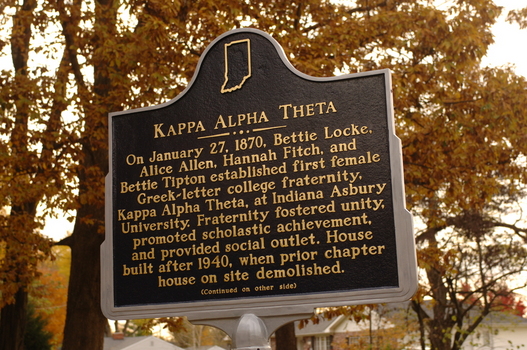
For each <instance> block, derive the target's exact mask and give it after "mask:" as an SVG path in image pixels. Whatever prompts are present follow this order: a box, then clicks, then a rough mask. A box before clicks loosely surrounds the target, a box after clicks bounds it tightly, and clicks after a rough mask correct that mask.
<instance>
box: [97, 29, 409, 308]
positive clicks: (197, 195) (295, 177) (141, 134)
mask: <svg viewBox="0 0 527 350" xmlns="http://www.w3.org/2000/svg"><path fill="white" fill-rule="evenodd" d="M392 113H393V112H392V105H391V86H390V74H389V71H387V70H381V71H374V72H368V73H362V74H356V75H347V76H341V77H335V78H313V77H309V76H306V75H304V74H302V73H299V72H298V71H296V70H295V69H294V68H292V66H291V65H290V64H289V63H288V62H287V60H286V59H285V57H284V54H283V52H282V51H281V49H280V47H279V46H278V44H277V43H276V42H275V41H274V40H273V39H272V38H270V37H269V36H268V35H267V34H264V33H262V32H259V31H256V30H250V29H246V30H238V31H233V32H229V33H227V34H225V35H223V36H221V37H220V38H218V39H217V40H216V41H215V42H214V43H212V44H211V45H210V46H209V48H208V49H207V50H206V52H205V53H204V54H203V56H202V58H201V61H200V64H199V67H198V69H197V72H196V74H195V77H194V79H193V81H192V82H191V83H190V84H189V86H188V87H187V89H186V90H185V91H184V92H183V93H182V94H181V95H180V96H178V97H177V98H175V99H174V100H172V101H170V102H168V103H165V104H162V105H159V106H154V107H150V108H142V109H136V110H130V111H125V112H119V113H112V114H111V115H110V122H109V125H110V139H111V141H110V149H111V150H110V159H111V160H110V173H109V175H108V178H107V232H106V241H105V243H104V245H103V247H102V256H103V305H104V306H103V309H104V311H105V313H106V314H107V316H108V317H110V318H112V317H113V318H119V317H120V318H125V317H127V316H130V317H132V316H133V317H147V316H153V315H155V316H161V315H169V314H170V315H174V314H179V315H184V314H188V313H191V314H192V313H196V312H197V313H206V312H208V310H215V311H216V312H220V313H223V314H224V315H225V317H228V315H229V313H230V312H232V310H233V309H246V308H249V309H251V310H257V309H258V308H262V309H266V310H267V311H266V312H269V311H268V310H269V308H270V307H271V308H272V306H276V308H275V311H272V312H271V313H273V312H274V313H280V312H285V311H280V310H279V307H281V306H288V307H289V308H291V307H293V308H294V307H295V305H300V304H302V305H303V306H304V304H306V298H308V297H309V298H308V299H309V303H307V304H309V305H310V306H311V307H314V306H328V305H342V304H353V303H354V304H357V303H366V302H375V301H391V300H402V299H407V298H409V297H410V296H411V295H412V294H413V291H414V290H415V288H416V277H415V275H416V273H415V271H416V267H415V252H414V243H413V234H412V224H411V217H410V215H409V214H408V212H407V211H406V210H405V209H404V188H403V180H402V166H401V153H400V152H401V150H400V144H399V140H398V139H397V138H396V136H395V134H394V130H393V114H392ZM283 310H284V309H283ZM253 312H254V311H253ZM182 313H183V314H182ZM235 313H237V314H240V313H242V312H241V311H238V312H235ZM200 317H201V316H200Z"/></svg>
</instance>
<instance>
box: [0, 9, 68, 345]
mask: <svg viewBox="0 0 527 350" xmlns="http://www.w3.org/2000/svg"><path fill="white" fill-rule="evenodd" d="M37 8H38V3H37V1H32V0H27V1H22V2H15V1H3V2H2V3H1V4H0V11H1V12H2V14H3V16H2V17H0V23H1V24H2V26H3V27H4V28H5V26H8V27H10V31H9V33H8V32H7V31H5V30H2V32H1V33H2V35H1V37H0V50H1V55H0V59H1V60H2V71H1V72H0V135H1V138H0V208H2V214H1V215H0V294H1V296H2V298H1V299H0V309H1V311H0V349H11V350H13V349H14V350H21V349H22V347H23V334H24V331H25V316H24V315H25V314H26V308H27V301H28V287H29V286H30V285H31V283H32V281H33V280H34V278H35V277H37V276H38V275H39V272H38V270H37V266H38V263H39V261H43V260H45V259H47V258H48V257H49V256H50V255H51V251H50V249H51V245H52V242H51V240H50V239H48V238H46V237H44V236H42V235H41V234H40V233H39V232H38V230H39V229H40V228H42V226H43V223H44V218H45V216H46V215H48V214H49V213H50V212H52V211H53V209H54V208H60V207H61V206H63V205H64V202H63V200H64V198H65V196H66V193H68V191H69V189H71V188H70V187H69V186H68V185H67V182H68V179H69V180H71V181H73V178H72V177H71V176H70V175H71V174H72V173H71V172H70V171H69V170H70V169H69V166H70V165H69V164H70V163H71V158H70V153H69V152H67V149H68V147H69V145H70V143H69V140H68V137H69V135H68V134H69V131H68V128H65V127H63V124H62V116H61V112H62V111H63V110H64V109H65V108H66V106H67V104H66V103H65V98H66V96H65V84H66V81H65V78H66V76H65V74H63V72H62V70H63V66H64V62H65V61H63V62H62V63H59V68H58V69H56V70H55V69H53V70H55V71H54V72H50V71H49V69H50V68H49V67H46V66H45V65H41V64H39V63H37V61H38V58H39V57H36V56H38V55H36V52H38V51H40V58H42V57H46V55H47V54H49V51H47V50H46V49H45V48H44V47H45V45H39V44H36V45H35V43H34V41H35V36H37V35H38V34H36V33H38V31H39V29H41V28H45V27H47V24H48V19H47V16H45V14H44V13H43V12H42V11H39V10H38V9H37ZM42 50H44V51H42ZM6 52H9V54H6ZM7 67H11V69H8V68H7ZM52 76H53V77H52ZM39 206H40V207H42V208H43V210H41V211H39V210H37V209H38V208H39Z"/></svg>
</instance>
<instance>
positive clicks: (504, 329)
mask: <svg viewBox="0 0 527 350" xmlns="http://www.w3.org/2000/svg"><path fill="white" fill-rule="evenodd" d="M463 349H464V350H521V349H524V350H527V319H525V318H523V317H519V316H515V315H511V314H507V313H497V312H496V313H491V314H490V315H488V316H487V317H485V319H484V320H483V322H482V323H481V324H480V325H479V327H478V328H477V329H476V331H475V332H474V333H472V334H471V335H470V338H469V339H468V340H467V341H466V342H465V344H464V345H463Z"/></svg>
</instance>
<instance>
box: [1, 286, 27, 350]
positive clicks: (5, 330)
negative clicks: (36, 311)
mask: <svg viewBox="0 0 527 350" xmlns="http://www.w3.org/2000/svg"><path fill="white" fill-rule="evenodd" d="M27 300H28V299H27V292H26V291H24V290H23V289H19V290H18V292H17V293H16V295H15V302H14V303H13V304H9V305H6V306H4V307H3V308H2V311H1V313H0V350H24V333H25V330H26V311H27Z"/></svg>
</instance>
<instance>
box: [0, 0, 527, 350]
mask: <svg viewBox="0 0 527 350" xmlns="http://www.w3.org/2000/svg"><path fill="white" fill-rule="evenodd" d="M0 10H1V11H2V13H3V14H4V15H5V16H4V17H2V18H3V21H4V23H3V24H5V25H7V26H8V27H9V28H11V31H10V32H9V33H8V34H5V33H3V32H2V33H3V34H2V40H3V41H2V47H1V49H2V52H3V53H5V54H7V53H8V54H9V55H11V56H12V58H13V60H12V63H13V64H12V65H11V67H12V68H11V69H6V70H4V71H3V73H2V77H1V79H2V84H1V86H2V95H1V96H2V97H1V99H0V106H1V108H2V118H3V119H2V120H3V124H2V135H3V138H2V142H3V143H2V146H1V147H2V152H1V155H2V162H3V163H2V166H3V167H2V169H4V168H5V169H10V170H8V172H4V173H5V174H7V175H3V176H2V178H1V181H2V189H3V190H2V191H4V190H5V194H4V193H2V200H3V201H4V202H3V203H2V204H3V206H9V207H10V208H11V209H10V211H11V214H10V215H8V216H5V217H2V220H4V222H3V224H2V230H3V231H2V235H3V236H2V242H6V239H7V238H4V237H8V236H7V233H8V232H9V234H10V236H9V237H19V238H18V241H16V240H15V238H12V241H10V242H13V244H8V245H7V246H8V247H9V248H8V249H7V248H5V250H6V257H8V256H9V257H16V256H18V257H22V256H24V257H28V259H29V260H31V259H34V258H35V257H38V256H40V254H42V253H43V254H44V255H46V253H47V252H48V251H49V248H47V247H48V246H49V242H43V243H42V246H41V245H39V244H37V243H38V242H34V244H32V245H27V244H23V243H20V242H24V240H25V239H26V238H24V237H30V238H32V239H36V237H39V236H38V235H34V232H35V229H36V228H38V223H41V220H37V219H36V217H35V216H34V215H36V214H34V213H36V207H37V205H38V203H40V202H39V200H41V199H42V198H50V199H51V198H66V196H67V193H69V192H68V191H67V190H68V186H71V185H72V184H74V185H77V188H78V192H76V193H75V197H72V196H71V195H70V196H69V197H67V198H68V199H69V200H68V201H67V202H63V201H62V202H59V203H51V202H50V203H47V205H48V207H50V206H52V207H57V206H58V205H59V204H60V205H62V208H64V209H75V210H76V212H77V216H76V221H75V227H74V231H73V233H72V235H71V236H70V237H68V238H67V239H65V240H64V241H63V242H61V243H62V244H66V245H69V246H70V247H71V251H72V262H71V276H70V282H69V295H68V310H67V321H66V327H65V336H64V344H63V349H65V350H70V349H75V350H77V349H100V348H102V342H103V334H104V330H105V327H106V320H105V319H104V317H103V315H102V313H101V312H100V301H99V283H100V263H99V260H100V259H99V246H100V244H101V242H102V241H103V239H104V236H103V233H104V176H105V175H106V172H107V168H108V166H107V163H108V156H107V115H108V112H111V111H119V110H124V109H129V108H135V107H141V106H148V105H153V104H157V103H160V102H163V101H167V100H169V99H171V98H173V97H174V96H176V95H177V94H178V93H180V92H181V91H182V90H183V89H184V88H185V87H186V86H187V84H188V83H189V81H190V80H191V77H192V75H193V73H194V70H195V68H196V65H197V62H198V59H199V57H200V54H201V53H202V52H203V51H204V49H205V48H206V46H207V45H208V44H209V43H211V42H212V41H213V40H214V39H215V38H216V37H217V36H218V35H219V34H221V33H223V32H225V31H227V30H230V29H234V28H239V27H242V26H251V27H256V28H259V29H262V30H264V31H266V32H268V33H269V34H270V35H271V36H273V37H274V38H275V39H277V40H278V42H279V43H280V44H281V45H282V46H283V47H284V50H285V52H286V55H287V56H288V57H289V58H290V59H291V61H292V63H293V64H294V65H295V66H296V68H297V69H299V70H300V71H302V72H304V73H307V74H310V75H313V76H331V75H334V74H335V73H336V72H349V73H354V72H361V71H365V70H372V69H377V68H390V69H391V70H392V72H393V82H394V86H393V90H394V101H395V112H396V126H397V132H398V135H399V137H400V138H401V139H402V144H403V153H404V154H403V157H404V163H405V177H406V182H407V187H406V190H407V195H408V206H409V208H410V209H411V210H412V211H413V212H414V214H415V215H416V216H417V217H418V218H419V219H420V222H422V230H421V231H420V232H419V233H418V236H417V239H418V243H419V256H420V257H421V258H422V260H421V265H420V266H421V269H422V272H423V276H424V277H425V279H424V281H425V282H426V283H425V285H423V288H422V289H421V291H422V293H421V294H420V296H422V295H425V294H428V295H430V296H431V297H432V298H434V300H435V302H436V303H437V309H435V310H434V313H433V314H427V315H422V316H423V324H424V325H425V326H426V327H425V328H426V331H427V333H426V334H427V336H428V337H429V339H430V340H431V343H432V344H433V347H434V349H450V348H452V346H453V345H452V344H456V345H455V346H453V348H456V347H457V346H458V345H459V341H462V338H463V337H461V338H459V339H458V340H459V341H452V339H451V338H446V336H445V334H452V332H454V333H455V332H456V329H457V328H456V327H458V328H459V322H463V320H462V319H458V320H457V323H456V325H449V324H444V325H445V326H446V327H451V328H446V329H440V327H439V325H442V324H441V322H443V321H441V320H444V318H445V317H447V316H449V315H448V313H446V310H450V309H451V308H452V307H453V306H454V305H452V302H455V303H458V305H455V306H457V307H458V308H459V309H460V310H462V309H463V308H465V307H466V306H465V305H466V304H465V303H463V302H458V300H461V301H462V300H463V295H459V294H458V292H459V289H449V288H450V286H451V284H452V283H451V282H452V280H453V279H452V278H454V280H455V281H458V280H459V281H465V280H466V279H467V278H468V277H469V276H468V274H466V273H465V274H466V275H467V276H466V277H465V276H464V275H463V274H460V275H457V272H456V271H454V270H453V269H454V267H456V268H457V267H459V268H469V269H474V266H472V265H470V266H469V264H468V262H470V263H471V264H472V263H478V262H479V263H480V265H481V266H480V267H478V268H477V269H476V270H475V271H477V272H478V273H477V274H472V275H470V277H471V278H470V281H469V282H470V283H471V284H470V285H471V286H478V287H475V288H479V289H481V288H482V287H481V286H482V285H485V286H487V287H485V288H486V289H491V288H494V287H493V285H492V284H489V283H490V282H493V281H494V282H496V283H498V284H500V285H501V286H503V285H505V283H502V282H505V280H507V279H508V278H509V277H513V276H514V274H515V273H516V272H517V271H519V270H521V269H523V265H522V264H523V260H522V257H523V256H524V255H525V254H524V244H525V234H526V232H527V231H526V230H525V229H524V228H522V227H518V226H517V225H516V223H515V222H514V221H509V220H508V219H507V218H506V217H504V218H503V219H502V218H501V215H502V214H503V213H504V209H505V208H506V207H507V206H510V204H511V202H512V201H513V200H516V199H519V198H520V196H521V190H522V189H523V188H524V185H525V182H526V180H527V178H526V170H525V153H526V152H525V151H526V147H527V142H525V141H526V139H525V133H523V132H521V130H524V128H525V126H526V116H525V113H524V111H525V110H526V107H527V101H526V99H527V97H526V94H525V89H526V82H525V79H524V78H522V77H519V76H516V75H515V74H514V72H513V70H512V69H510V68H485V67H481V66H480V61H481V58H482V57H483V56H484V55H485V53H486V51H487V48H488V46H489V45H490V44H491V43H492V34H491V32H490V28H491V26H492V24H493V23H494V22H495V21H496V19H497V17H498V15H499V14H500V8H499V7H497V6H496V5H495V4H494V3H493V1H491V0H470V1H452V2H446V3H445V4H441V7H437V6H435V3H432V2H429V1H425V0H411V1H410V0H390V1H384V0H356V1H348V2H336V1H335V2H331V1H324V0H303V1H296V0H293V1H233V0H214V1H212V0H199V1H189V0H183V1H171V0H156V1H148V0H129V1H119V0H96V1H94V2H89V1H86V2H85V1H82V0H73V1H68V2H66V1H64V0H51V1H40V0H24V1H15V0H9V1H7V2H6V1H4V2H3V3H2V5H0ZM511 16H512V17H511V19H514V20H518V21H519V23H524V18H525V14H524V12H522V11H518V12H515V13H513V14H512V15H511ZM522 21H523V22H522ZM4 38H8V39H4ZM43 38H45V41H42V40H43ZM8 42H9V43H10V45H7V43H8ZM40 43H42V45H41V44H40ZM9 48H11V50H8V49H9ZM30 53H31V54H35V55H36V54H37V53H44V54H46V56H45V57H46V58H47V60H48V62H50V64H49V65H48V66H44V65H42V64H41V60H40V61H39V60H38V59H36V60H29V59H28V58H29V57H30ZM35 57H38V56H35ZM51 62H53V63H51ZM45 67H54V68H53V69H51V68H45ZM46 69H48V70H47V71H45V72H44V70H46ZM30 127H32V128H33V129H31V130H34V131H31V132H30ZM37 145H38V146H37ZM15 159H20V161H19V162H16V161H14V160H15ZM65 160H68V161H69V162H70V163H69V164H65V163H64V161H65ZM9 164H10V165H9ZM4 165H6V167H4ZM7 165H9V166H7ZM70 170H71V171H74V172H72V173H70V172H68V171H70ZM4 173H3V174H4ZM12 174H19V175H20V176H18V175H17V176H14V175H12ZM70 174H75V176H76V177H75V180H73V179H71V178H70ZM37 175H38V176H37ZM8 180H9V181H11V183H12V185H10V186H4V183H8V182H9V181H8ZM32 184H40V186H37V187H36V188H37V189H39V190H40V192H38V191H37V192H38V193H36V194H34V193H33V192H32V191H28V189H30V188H33V187H31V185H32ZM21 189H24V191H22V190H21ZM43 189H46V191H48V190H49V193H48V192H44V193H42V191H43ZM60 191H65V193H66V194H65V195H63V196H59V195H58V194H59V192H60ZM11 192H12V193H11ZM21 213H22V214H21ZM7 220H13V221H12V222H8V221H7ZM21 223H23V224H24V225H29V223H37V224H31V225H30V226H29V227H23V229H20V230H19V229H18V227H22V226H23V225H22V224H21ZM18 225H20V226H18ZM4 228H9V229H4ZM15 228H17V229H16V230H15ZM496 230H499V231H496ZM4 232H6V233H5V234H4ZM496 232H498V233H499V234H496ZM450 236H452V237H453V238H452V239H449V237H450ZM38 241H39V242H40V241H41V238H39V239H38ZM19 246H24V247H26V249H27V247H33V250H31V251H27V250H19V251H22V252H24V253H23V254H17V253H16V252H17V249H18V248H17V247H19ZM458 248H462V250H457V249H458ZM7 250H10V251H11V252H8V251H7ZM491 251H492V252H493V254H497V257H501V258H502V261H503V259H509V258H510V255H508V254H510V253H511V252H514V253H515V254H517V256H518V258H517V259H516V260H514V261H511V262H510V264H509V265H508V266H504V265H505V264H504V263H497V262H496V261H495V259H496V258H494V257H492V259H491V256H490V253H491ZM456 252H457V253H456ZM478 254H479V255H481V257H479V256H478ZM465 256H470V259H466V260H463V259H465ZM485 259H487V260H485ZM489 259H490V260H489ZM5 261H6V262H7V261H8V259H6V260H5ZM465 261H466V262H467V264H466V265H465V264H463V262H465ZM2 266H9V267H7V268H4V269H3V270H2V271H6V272H5V274H4V275H2V276H3V277H2V278H5V277H9V278H8V279H4V280H3V281H5V282H3V284H2V288H3V289H2V292H3V291H4V290H12V291H15V293H16V291H18V290H20V288H19V286H22V285H23V284H24V283H26V282H25V280H26V279H28V280H29V279H31V277H32V275H31V274H26V273H25V272H23V271H21V272H16V273H13V271H18V270H16V269H15V268H14V267H12V266H11V265H5V264H3V265H2ZM13 266H14V265H13ZM501 267H508V268H509V269H510V272H509V273H502V272H500V271H498V269H500V268H501ZM27 270H28V269H25V270H24V271H27ZM29 270H30V269H29ZM7 271H9V273H7ZM452 273H454V277H452ZM500 276H501V277H500ZM476 278H481V279H482V281H483V282H484V283H483V284H481V283H480V284H475V281H474V279H476ZM456 288H457V287H456ZM479 289H475V290H474V291H473V296H475V297H478V298H486V297H488V296H489V295H491V294H489V293H486V292H483V291H482V290H479ZM22 290H23V289H22ZM449 291H451V292H449ZM15 293H13V294H12V295H13V299H11V301H14V300H19V299H17V298H15V295H14V294H15ZM464 293H466V292H464ZM6 295H7V294H6ZM20 300H23V296H21V297H20ZM420 300H421V299H419V298H418V299H417V300H416V303H417V305H419V303H420ZM488 302H490V303H492V300H488ZM416 309H417V310H419V307H418V306H416ZM2 312H4V311H2ZM2 319H5V318H4V317H2ZM79 320H83V322H82V323H80V322H79ZM434 322H435V323H434ZM2 327H3V328H2V330H1V331H2V332H4V331H5V329H6V328H5V327H7V326H6V325H5V324H2ZM445 330H446V331H445ZM450 331H452V332H450ZM440 332H441V334H439V333H440ZM0 338H2V337H0ZM432 340H433V341H432Z"/></svg>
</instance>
